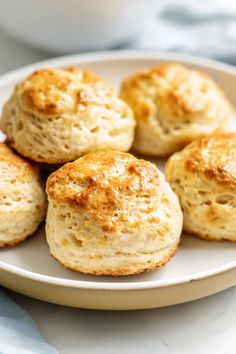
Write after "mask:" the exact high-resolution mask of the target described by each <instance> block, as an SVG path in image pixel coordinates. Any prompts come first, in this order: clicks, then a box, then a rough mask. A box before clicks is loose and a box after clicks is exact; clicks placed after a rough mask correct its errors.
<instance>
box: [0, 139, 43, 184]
mask: <svg viewBox="0 0 236 354" xmlns="http://www.w3.org/2000/svg"><path fill="white" fill-rule="evenodd" d="M0 170H1V171H0V175H1V178H2V179H8V178H11V177H12V178H13V179H14V178H21V179H23V178H28V177H29V176H30V175H32V173H33V174H34V173H36V174H37V173H39V171H38V168H37V167H36V166H33V165H32V164H30V162H28V161H27V160H25V159H23V158H22V157H20V156H18V155H17V154H16V153H14V152H13V150H12V149H11V148H9V147H8V146H7V145H6V144H4V143H0Z"/></svg>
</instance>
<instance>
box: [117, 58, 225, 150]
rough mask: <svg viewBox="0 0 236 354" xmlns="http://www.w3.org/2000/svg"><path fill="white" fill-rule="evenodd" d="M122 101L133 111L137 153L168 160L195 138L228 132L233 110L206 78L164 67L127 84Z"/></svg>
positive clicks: (164, 65)
mask: <svg viewBox="0 0 236 354" xmlns="http://www.w3.org/2000/svg"><path fill="white" fill-rule="evenodd" d="M120 97H121V98H122V99H123V100H124V101H126V102H127V103H128V104H129V105H130V107H131V108H132V109H133V110H134V114H135V118H136V120H137V129H136V134H135V140H134V145H133V148H134V150H135V151H137V152H140V153H143V154H148V155H153V156H168V155H170V154H172V153H173V152H175V151H178V150H180V149H181V148H182V147H184V146H185V145H187V144H188V143H190V142H191V141H193V140H194V139H196V138H199V137H201V136H204V135H209V134H211V133H214V132H216V131H218V130H224V129H225V128H226V127H227V125H228V123H229V121H230V119H231V117H232V108H231V106H230V104H229V102H228V100H227V99H226V97H225V96H224V94H223V93H222V91H221V90H220V89H219V87H218V86H217V85H216V83H215V82H214V81H213V80H212V79H211V78H210V77H209V76H207V75H206V74H204V73H201V72H199V71H196V70H190V69H188V68H186V67H184V66H183V65H180V64H160V65H157V66H156V67H154V68H151V69H149V70H146V71H143V72H139V73H137V74H136V75H134V76H132V77H130V78H128V79H126V80H125V81H124V82H123V84H122V87H121V92H120Z"/></svg>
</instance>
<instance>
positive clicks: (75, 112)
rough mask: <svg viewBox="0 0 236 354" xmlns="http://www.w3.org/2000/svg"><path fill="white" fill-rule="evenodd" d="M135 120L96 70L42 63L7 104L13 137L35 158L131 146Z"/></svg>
mask: <svg viewBox="0 0 236 354" xmlns="http://www.w3.org/2000/svg"><path fill="white" fill-rule="evenodd" d="M135 125H136V123H135V120H134V117H133V113H132V110H131V109H130V108H129V107H128V105H127V104H126V103H125V102H123V101H122V100H121V99H119V98H118V97H117V95H116V93H115V92H114V90H113V89H112V87H111V86H110V85H109V84H108V83H107V82H106V81H105V80H103V79H100V78H99V77H98V76H96V75H95V74H93V73H92V72H90V71H82V70H80V69H78V68H74V67H71V68H65V69H41V70H38V71H36V72H34V73H33V74H31V75H30V76H29V77H28V78H26V79H25V80H23V81H22V82H20V83H19V84H18V85H17V86H16V87H15V90H14V92H13V94H12V96H11V98H10V99H9V100H8V101H7V102H6V104H5V105H4V107H3V112H2V119H1V121H0V126H1V129H2V130H3V132H4V133H5V134H6V135H7V139H8V143H9V144H10V145H11V146H12V147H13V148H14V149H15V150H16V151H17V152H19V153H20V154H21V155H22V156H24V157H26V158H30V159H31V160H33V161H36V162H41V163H48V164H61V163H65V162H68V161H73V160H75V159H76V158H78V157H80V156H82V155H84V154H86V153H88V152H90V151H95V150H98V149H101V148H112V149H116V150H121V151H127V150H129V149H130V147H131V145H132V142H133V139H134V129H135Z"/></svg>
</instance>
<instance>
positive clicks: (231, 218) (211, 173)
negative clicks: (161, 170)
mask: <svg viewBox="0 0 236 354" xmlns="http://www.w3.org/2000/svg"><path fill="white" fill-rule="evenodd" d="M166 178H167V180H168V181H169V183H170V184H171V186H172V188H173V189H174V191H175V192H176V193H177V195H178V196H179V199H180V204H181V206H182V209H183V214H184V230H185V231H186V232H189V233H192V234H195V235H197V236H199V237H202V238H206V239H210V240H229V241H234V242H235V241H236V134H235V133H228V134H221V135H216V136H210V137H205V138H201V139H199V140H196V141H194V142H192V143H191V144H190V145H188V146H186V147H185V148H184V149H183V150H182V151H180V152H177V153H175V154H174V155H173V156H171V157H170V159H169V160H168V163H167V166H166Z"/></svg>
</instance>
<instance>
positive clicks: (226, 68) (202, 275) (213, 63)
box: [0, 50, 236, 291]
mask: <svg viewBox="0 0 236 354" xmlns="http://www.w3.org/2000/svg"><path fill="white" fill-rule="evenodd" d="M155 59H156V60H163V61H168V60H169V61H181V62H182V63H185V64H190V65H200V66H203V67H206V68H209V69H215V70H217V71H221V72H224V73H228V74H230V75H234V76H236V68H235V67H234V66H233V65H230V64H226V63H222V62H220V61H218V60H214V59H209V58H205V57H201V56H196V55H190V54H182V53H178V52H163V51H140V50H115V51H101V52H91V53H82V54H72V55H65V56H59V57H55V58H50V59H47V60H43V61H39V62H35V63H33V64H30V65H27V66H23V67H21V68H19V69H16V70H13V71H10V72H8V73H6V74H3V75H1V76H0V88H2V87H4V86H5V85H7V84H9V83H10V82H11V81H15V80H17V79H18V77H19V76H24V75H27V73H28V72H30V71H32V70H37V69H39V68H41V67H45V66H51V67H60V66H67V65H74V64H72V63H73V62H77V63H78V64H85V63H88V65H89V64H90V63H96V62H97V63H99V62H104V61H112V60H114V61H115V60H155ZM234 268H236V259H235V261H232V262H229V263H226V264H223V265H221V266H218V267H215V268H212V269H210V270H206V271H202V272H197V273H194V274H192V275H190V274H187V275H184V276H180V277H178V278H177V279H176V278H169V279H166V280H165V279H163V280H150V281H145V282H137V281H134V282H132V283H129V282H123V283H122V282H121V283H111V282H96V281H94V282H91V281H84V280H73V279H64V278H59V277H54V276H50V275H45V274H41V273H37V272H32V271H29V270H26V269H23V268H19V267H17V266H14V265H11V264H8V263H6V262H3V261H0V270H3V271H7V272H9V273H13V274H15V275H18V276H20V277H23V278H28V279H31V280H34V281H37V282H41V283H47V284H51V285H57V286H62V287H70V288H83V289H88V290H95V289H96V290H127V291H130V290H144V289H156V288H162V287H171V286H176V285H180V284H186V283H189V282H192V281H197V280H201V279H206V278H209V277H213V276H217V275H220V274H222V273H225V272H227V271H230V270H232V269H234Z"/></svg>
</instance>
